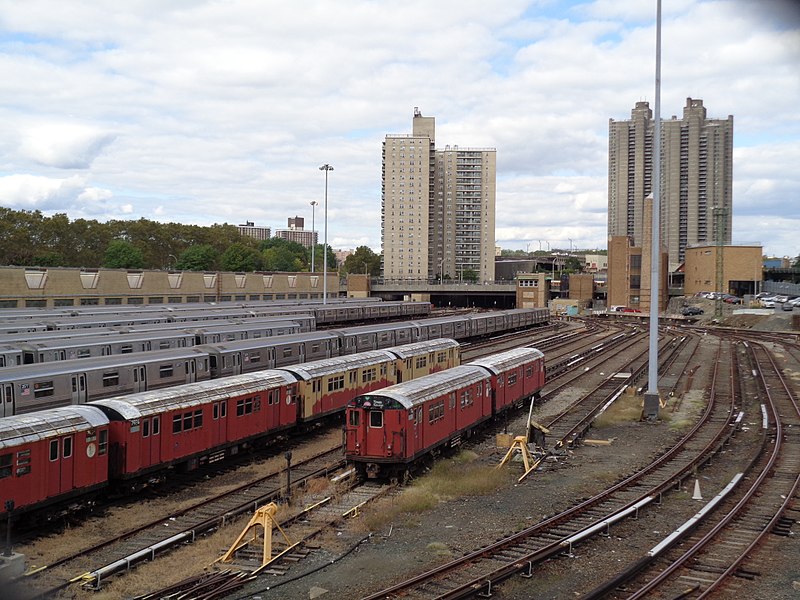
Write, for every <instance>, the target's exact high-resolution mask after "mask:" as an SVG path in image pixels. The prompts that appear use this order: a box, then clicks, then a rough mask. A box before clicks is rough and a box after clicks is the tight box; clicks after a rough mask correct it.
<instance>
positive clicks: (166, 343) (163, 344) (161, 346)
mask: <svg viewBox="0 0 800 600" xmlns="http://www.w3.org/2000/svg"><path fill="white" fill-rule="evenodd" d="M158 349H159V350H169V340H167V341H164V342H158Z"/></svg>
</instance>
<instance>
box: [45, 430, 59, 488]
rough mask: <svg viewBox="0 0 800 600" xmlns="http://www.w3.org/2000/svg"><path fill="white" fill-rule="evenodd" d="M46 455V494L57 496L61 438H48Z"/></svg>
mask: <svg viewBox="0 0 800 600" xmlns="http://www.w3.org/2000/svg"><path fill="white" fill-rule="evenodd" d="M48 454H49V456H48V457H47V495H48V496H57V495H58V494H60V493H61V465H60V464H59V460H60V458H61V440H59V439H58V438H56V439H52V440H49V442H48Z"/></svg>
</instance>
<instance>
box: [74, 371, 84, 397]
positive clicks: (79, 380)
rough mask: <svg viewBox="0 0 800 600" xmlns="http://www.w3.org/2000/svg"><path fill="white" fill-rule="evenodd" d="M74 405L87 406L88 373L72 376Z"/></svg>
mask: <svg viewBox="0 0 800 600" xmlns="http://www.w3.org/2000/svg"><path fill="white" fill-rule="evenodd" d="M72 403H73V404H86V373H75V375H73V376H72Z"/></svg>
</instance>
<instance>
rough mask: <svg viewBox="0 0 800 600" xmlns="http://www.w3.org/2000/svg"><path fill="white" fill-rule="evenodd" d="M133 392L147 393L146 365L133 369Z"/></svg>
mask: <svg viewBox="0 0 800 600" xmlns="http://www.w3.org/2000/svg"><path fill="white" fill-rule="evenodd" d="M133 391H134V392H145V391H147V373H146V369H145V366H144V365H139V366H138V367H134V368H133Z"/></svg>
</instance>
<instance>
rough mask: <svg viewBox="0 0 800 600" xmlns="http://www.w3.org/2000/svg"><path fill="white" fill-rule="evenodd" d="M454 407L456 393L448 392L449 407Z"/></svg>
mask: <svg viewBox="0 0 800 600" xmlns="http://www.w3.org/2000/svg"><path fill="white" fill-rule="evenodd" d="M455 407H456V393H455V392H450V408H455Z"/></svg>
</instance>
